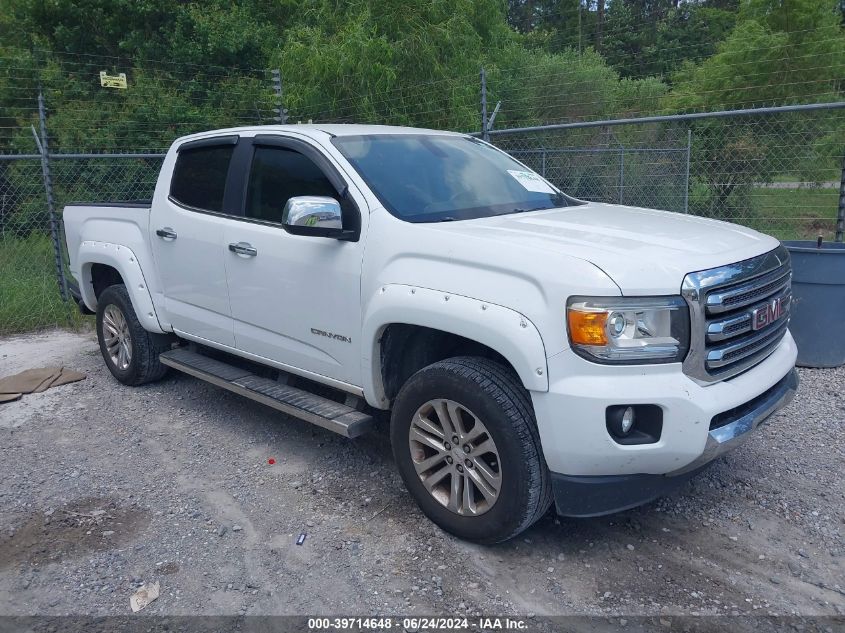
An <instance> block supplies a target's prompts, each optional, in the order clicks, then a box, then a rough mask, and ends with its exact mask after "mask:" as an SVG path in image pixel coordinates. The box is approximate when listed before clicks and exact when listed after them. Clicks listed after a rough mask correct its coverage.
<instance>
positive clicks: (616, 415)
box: [605, 404, 663, 445]
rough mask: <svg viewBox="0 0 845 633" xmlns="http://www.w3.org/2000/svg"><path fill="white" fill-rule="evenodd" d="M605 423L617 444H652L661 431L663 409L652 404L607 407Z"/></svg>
mask: <svg viewBox="0 0 845 633" xmlns="http://www.w3.org/2000/svg"><path fill="white" fill-rule="evenodd" d="M605 423H606V424H607V432H608V433H609V434H610V437H611V438H613V441H615V442H616V443H617V444H624V445H632V444H653V443H655V442H657V441H658V440H659V439H660V433H661V431H662V430H663V409H661V408H660V407H659V406H657V405H654V404H616V405H613V406H610V407H607V410H606V412H605Z"/></svg>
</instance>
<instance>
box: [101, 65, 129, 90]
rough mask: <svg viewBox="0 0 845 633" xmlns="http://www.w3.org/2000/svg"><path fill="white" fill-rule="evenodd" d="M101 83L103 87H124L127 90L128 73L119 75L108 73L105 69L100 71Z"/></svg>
mask: <svg viewBox="0 0 845 633" xmlns="http://www.w3.org/2000/svg"><path fill="white" fill-rule="evenodd" d="M100 85H101V86H102V87H103V88H122V89H123V90H126V73H120V74H119V75H107V74H106V71H105V70H101V71H100Z"/></svg>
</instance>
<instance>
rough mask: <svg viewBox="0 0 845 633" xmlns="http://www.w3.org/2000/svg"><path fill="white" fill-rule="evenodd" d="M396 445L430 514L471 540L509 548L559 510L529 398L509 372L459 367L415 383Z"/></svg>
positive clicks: (405, 398)
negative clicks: (510, 542) (551, 510)
mask: <svg viewBox="0 0 845 633" xmlns="http://www.w3.org/2000/svg"><path fill="white" fill-rule="evenodd" d="M391 444H392V447H393V453H394V456H395V459H396V463H397V465H398V467H399V471H400V473H401V475H402V478H403V480H404V481H405V485H406V486H407V488H408V490H409V491H410V492H411V494H412V495H413V496H414V497H415V499H416V501H417V503H418V504H419V506H420V509H422V511H423V512H424V513H425V514H426V516H428V517H429V518H430V519H431V520H432V521H434V522H435V523H436V524H437V525H439V526H440V527H442V528H443V529H444V530H446V531H448V532H451V533H452V534H455V535H456V536H459V537H461V538H465V539H468V540H472V541H477V542H480V543H497V542H500V541H504V540H507V539H509V538H512V537H513V536H516V535H517V534H519V533H520V532H521V531H523V530H524V529H526V528H527V527H529V526H530V525H531V524H533V523H534V522H535V521H536V520H537V519H538V518H540V517H541V516H542V515H543V514H544V513H545V512H546V510H547V509H548V508H549V505H550V504H551V484H550V479H549V473H548V469H547V467H546V464H545V461H544V460H543V456H542V450H541V448H540V441H539V437H538V434H537V428H536V423H535V421H534V416H533V412H532V407H531V403H530V400H529V397H528V393H527V392H526V390H525V388H524V387H523V386H522V384H521V383H520V382H519V379H518V377H517V376H516V375H515V374H514V373H513V371H512V370H510V369H509V368H507V367H504V366H502V365H501V364H499V363H496V362H493V361H490V360H488V359H484V358H476V357H459V358H451V359H448V360H445V361H441V362H438V363H434V364H433V365H429V366H428V367H425V368H424V369H421V370H420V371H418V372H417V373H416V374H414V375H413V376H411V378H410V379H408V382H407V383H406V384H405V385H404V386H403V387H402V389H401V391H400V392H399V395H398V396H397V398H396V403H395V406H394V409H393V416H392V420H391Z"/></svg>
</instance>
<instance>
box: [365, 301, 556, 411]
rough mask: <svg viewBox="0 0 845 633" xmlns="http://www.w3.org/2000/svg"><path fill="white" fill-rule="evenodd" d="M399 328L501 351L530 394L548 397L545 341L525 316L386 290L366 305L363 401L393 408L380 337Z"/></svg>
mask: <svg viewBox="0 0 845 633" xmlns="http://www.w3.org/2000/svg"><path fill="white" fill-rule="evenodd" d="M395 323H401V324H406V325H418V326H421V327H427V328H431V329H434V330H440V331H442V332H448V333H450V334H455V335H457V336H462V337H464V338H467V339H470V340H472V341H475V342H477V343H481V344H482V345H486V346H487V347H489V348H491V349H493V350H495V351H497V352H498V353H499V354H501V355H502V356H503V357H504V358H505V359H506V360H507V361H508V362H509V363H510V364H511V365H512V366H513V368H514V369H515V370H516V373H517V374H518V375H519V378H520V380H521V381H522V384H523V385H524V386H525V388H526V389H528V390H529V391H548V390H549V379H548V367H547V361H546V349H545V346H544V345H543V338H542V337H541V336H540V332H539V331H538V330H537V328H536V326H535V325H534V324H533V323H532V322H531V321H530V320H529V319H528V317H526V316H525V315H523V314H521V313H519V312H517V311H515V310H511V309H510V308H506V307H504V306H500V305H497V304H493V303H488V302H486V301H481V300H479V299H473V298H471V297H466V296H463V295H456V294H453V293H449V292H445V291H440V290H431V289H429V288H420V287H415V286H407V285H400V284H389V285H385V286H381V287H380V288H379V289H378V291H377V293H376V295H375V296H374V297H373V298H372V299H371V300H370V302H369V304H368V305H367V311H366V314H365V315H364V322H363V329H362V337H363V338H362V339H361V340H362V343H363V344H362V354H363V359H362V361H363V368H362V369H363V375H364V378H365V379H364V397H365V398H366V400H367V402H368V403H369V404H371V405H372V406H375V407H379V408H385V407H386V406H387V405H388V402H387V398H386V396H385V389H384V383H383V381H382V368H381V353H380V348H381V337H382V334H383V333H384V331H385V329H386V328H387V326H389V325H391V324H395Z"/></svg>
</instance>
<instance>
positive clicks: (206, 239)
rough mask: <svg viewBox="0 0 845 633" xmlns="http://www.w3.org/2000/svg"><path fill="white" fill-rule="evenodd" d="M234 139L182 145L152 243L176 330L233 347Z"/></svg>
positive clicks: (154, 214) (158, 206)
mask: <svg viewBox="0 0 845 633" xmlns="http://www.w3.org/2000/svg"><path fill="white" fill-rule="evenodd" d="M234 140H236V138H234V137H223V138H222V139H221V138H220V137H218V138H215V139H209V140H208V141H200V142H199V143H198V144H196V143H187V144H185V145H183V146H182V147H180V148H179V153H178V155H177V158H176V164H175V167H174V169H173V179H172V181H171V186H170V192H169V195H167V196H164V197H162V198H160V199H159V198H157V199H156V201H155V203H154V204H153V207H152V211H151V215H150V242H151V244H152V248H153V254H154V257H155V261H156V267H157V269H158V272H159V275H160V277H161V283H162V286H163V292H164V305H165V308H166V310H167V314H168V316H169V318H170V322H171V324H172V325H173V328H174V330H176V331H177V333H182V334H188V335H191V336H194V337H198V338H201V339H204V340H207V341H212V342H214V343H219V344H221V345H226V346H229V347H234V346H235V336H234V331H233V328H232V315H231V310H230V308H229V292H228V289H227V287H226V269H225V263H226V259H225V253H226V252H227V251H226V248H225V246H224V242H223V240H224V235H223V233H224V227H225V225H226V222H228V220H226V219H225V217H224V216H223V215H222V211H223V198H224V189H225V186H226V177H227V173H228V170H229V163H230V162H231V159H232V154H233V150H234V148H235V144H234V142H233V141H234ZM209 143H212V144H209ZM214 143H218V144H214ZM219 143H223V144H219Z"/></svg>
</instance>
